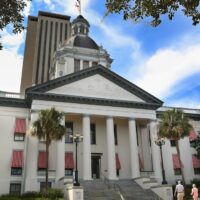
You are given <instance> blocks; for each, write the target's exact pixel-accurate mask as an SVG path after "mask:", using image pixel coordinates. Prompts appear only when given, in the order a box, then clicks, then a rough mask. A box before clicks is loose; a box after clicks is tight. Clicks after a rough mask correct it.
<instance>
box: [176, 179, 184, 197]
mask: <svg viewBox="0 0 200 200" xmlns="http://www.w3.org/2000/svg"><path fill="white" fill-rule="evenodd" d="M176 194H177V200H183V197H184V196H185V192H184V186H183V185H182V184H181V181H178V184H177V185H176V188H175V191H174V196H176Z"/></svg>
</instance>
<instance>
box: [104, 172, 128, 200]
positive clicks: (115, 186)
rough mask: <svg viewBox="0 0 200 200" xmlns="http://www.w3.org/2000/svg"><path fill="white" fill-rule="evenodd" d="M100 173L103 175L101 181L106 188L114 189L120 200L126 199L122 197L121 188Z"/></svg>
mask: <svg viewBox="0 0 200 200" xmlns="http://www.w3.org/2000/svg"><path fill="white" fill-rule="evenodd" d="M101 175H102V177H103V181H104V183H105V185H107V188H108V189H114V190H115V191H116V192H117V193H118V194H119V196H120V198H121V200H126V199H125V198H124V196H125V192H124V191H123V190H122V188H121V187H120V186H119V185H118V184H117V183H111V182H110V180H109V179H108V178H107V177H106V175H105V174H104V173H103V172H101Z"/></svg>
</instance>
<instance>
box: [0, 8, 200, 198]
mask: <svg viewBox="0 0 200 200" xmlns="http://www.w3.org/2000/svg"><path fill="white" fill-rule="evenodd" d="M89 28H90V25H89V23H88V21H87V20H86V19H85V18H84V17H83V16H81V15H79V16H78V17H77V18H76V19H74V20H73V21H72V22H71V21H70V17H69V16H64V15H58V14H52V13H46V12H39V15H38V17H33V16H30V17H29V20H28V29H27V38H26V47H25V54H24V63H23V72H22V82H21V93H20V94H9V93H6V92H1V94H0V95H1V96H0V130H1V132H0V146H1V149H2V150H1V151H0V162H1V166H0V186H1V187H0V195H1V194H5V193H9V192H11V193H12V192H13V191H14V192H18V193H23V192H26V191H39V190H40V189H41V188H42V187H43V186H44V182H45V173H44V172H45V168H46V163H45V159H46V154H45V145H44V143H43V142H42V141H38V139H37V138H35V137H33V136H31V135H29V134H28V132H27V129H28V128H29V127H30V126H31V124H32V123H33V121H35V120H36V119H37V117H38V111H40V110H41V109H47V108H51V107H55V108H56V109H57V110H59V111H62V112H64V113H65V117H64V118H63V124H65V126H66V127H67V132H66V134H65V137H63V139H62V140H61V141H58V142H53V143H52V145H51V146H50V158H49V181H50V185H51V186H52V187H58V186H59V185H60V180H62V178H63V177H72V175H73V170H74V167H75V162H74V161H75V147H74V144H73V141H72V139H71V138H70V137H69V135H71V134H76V133H79V134H82V135H83V138H84V139H83V142H81V143H80V144H79V147H78V163H79V165H78V170H79V178H80V179H81V180H96V179H103V178H104V177H107V179H109V180H123V179H134V180H137V179H140V178H141V177H147V176H151V177H154V178H155V180H156V181H157V182H158V183H160V182H161V181H162V173H161V165H160V151H159V147H158V146H157V145H156V144H155V142H154V141H155V139H156V138H157V128H156V127H157V117H158V115H159V114H160V113H162V112H163V111H164V110H166V109H169V108H166V107H162V104H163V102H162V101H161V100H159V99H157V98H156V97H154V96H152V95H151V94H149V93H148V92H146V91H144V90H142V89H141V88H139V87H137V86H136V85H134V84H133V83H131V82H129V81H127V80H126V79H124V78H122V77H121V76H120V75H118V74H116V73H114V72H113V71H112V70H111V63H112V59H111V58H110V55H109V54H108V52H107V51H106V50H105V49H104V48H103V47H102V46H99V45H98V44H96V42H95V41H94V40H93V39H92V38H90V37H89ZM184 112H185V113H186V115H187V116H188V117H189V118H190V122H191V123H192V125H193V127H194V130H193V131H192V132H191V133H190V137H187V138H184V139H182V140H181V141H180V149H181V155H182V157H181V159H182V162H183V165H184V174H185V178H186V181H187V182H188V183H190V180H191V179H193V178H198V177H199V174H200V163H199V161H198V160H196V159H195V157H194V154H195V153H196V151H195V149H194V148H193V147H192V144H193V140H194V138H195V136H196V133H197V132H198V131H200V125H199V124H200V123H199V121H200V111H199V110H195V109H184ZM163 158H164V167H165V173H166V178H167V181H168V183H175V181H176V180H178V179H180V178H181V176H180V163H179V162H178V159H177V152H176V148H175V147H174V145H173V142H170V141H166V144H165V145H164V146H163Z"/></svg>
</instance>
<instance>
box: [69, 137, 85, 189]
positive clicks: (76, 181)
mask: <svg viewBox="0 0 200 200" xmlns="http://www.w3.org/2000/svg"><path fill="white" fill-rule="evenodd" d="M70 137H71V138H72V139H73V141H74V142H75V144H76V168H75V182H74V186H80V183H79V182H78V156H77V153H78V143H79V142H81V141H82V140H83V136H82V135H80V134H75V135H70Z"/></svg>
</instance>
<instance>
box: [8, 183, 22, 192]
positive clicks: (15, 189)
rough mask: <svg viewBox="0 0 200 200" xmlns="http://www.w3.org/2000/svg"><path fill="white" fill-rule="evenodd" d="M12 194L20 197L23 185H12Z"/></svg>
mask: <svg viewBox="0 0 200 200" xmlns="http://www.w3.org/2000/svg"><path fill="white" fill-rule="evenodd" d="M10 194H14V195H20V194H21V183H11V184H10Z"/></svg>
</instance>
